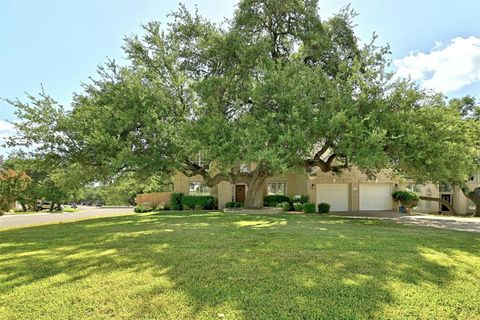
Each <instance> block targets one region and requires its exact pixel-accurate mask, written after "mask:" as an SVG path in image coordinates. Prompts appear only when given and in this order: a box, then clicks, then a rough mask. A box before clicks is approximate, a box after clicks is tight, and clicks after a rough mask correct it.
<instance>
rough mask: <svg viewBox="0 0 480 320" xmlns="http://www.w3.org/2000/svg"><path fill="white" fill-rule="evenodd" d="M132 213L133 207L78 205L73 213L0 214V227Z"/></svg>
mask: <svg viewBox="0 0 480 320" xmlns="http://www.w3.org/2000/svg"><path fill="white" fill-rule="evenodd" d="M128 213H133V208H125V207H119V208H96V207H83V206H81V207H79V211H78V212H75V213H33V214H15V215H5V216H0V229H4V228H15V227H26V226H31V225H38V224H48V223H57V222H65V221H75V220H82V219H88V218H99V217H110V216H116V215H125V214H128Z"/></svg>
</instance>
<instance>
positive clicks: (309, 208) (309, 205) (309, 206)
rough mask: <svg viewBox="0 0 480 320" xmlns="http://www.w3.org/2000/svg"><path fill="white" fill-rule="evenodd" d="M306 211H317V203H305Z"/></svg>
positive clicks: (304, 208)
mask: <svg viewBox="0 0 480 320" xmlns="http://www.w3.org/2000/svg"><path fill="white" fill-rule="evenodd" d="M303 212H304V213H315V203H311V202H307V203H304V204H303Z"/></svg>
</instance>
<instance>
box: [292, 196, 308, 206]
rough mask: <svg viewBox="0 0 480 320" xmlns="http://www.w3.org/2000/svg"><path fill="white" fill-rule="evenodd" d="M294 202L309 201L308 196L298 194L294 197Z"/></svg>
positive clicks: (302, 202)
mask: <svg viewBox="0 0 480 320" xmlns="http://www.w3.org/2000/svg"><path fill="white" fill-rule="evenodd" d="M292 202H294V203H295V202H296V203H301V204H304V203H307V202H308V196H307V195H304V194H297V195H296V196H293V197H292Z"/></svg>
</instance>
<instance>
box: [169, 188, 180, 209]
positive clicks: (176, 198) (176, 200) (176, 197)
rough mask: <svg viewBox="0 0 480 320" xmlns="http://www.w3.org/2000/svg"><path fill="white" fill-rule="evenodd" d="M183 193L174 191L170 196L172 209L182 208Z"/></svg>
mask: <svg viewBox="0 0 480 320" xmlns="http://www.w3.org/2000/svg"><path fill="white" fill-rule="evenodd" d="M182 199H183V193H181V192H174V193H172V195H171V197H170V208H171V209H172V210H182Z"/></svg>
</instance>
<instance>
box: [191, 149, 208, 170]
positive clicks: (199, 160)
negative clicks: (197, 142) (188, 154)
mask: <svg viewBox="0 0 480 320" xmlns="http://www.w3.org/2000/svg"><path fill="white" fill-rule="evenodd" d="M189 160H190V162H192V163H195V164H198V165H199V166H200V167H203V166H204V165H206V164H207V162H206V161H205V156H204V154H203V152H201V151H200V152H199V153H198V154H197V155H196V156H195V157H192V158H190V159H189Z"/></svg>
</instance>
